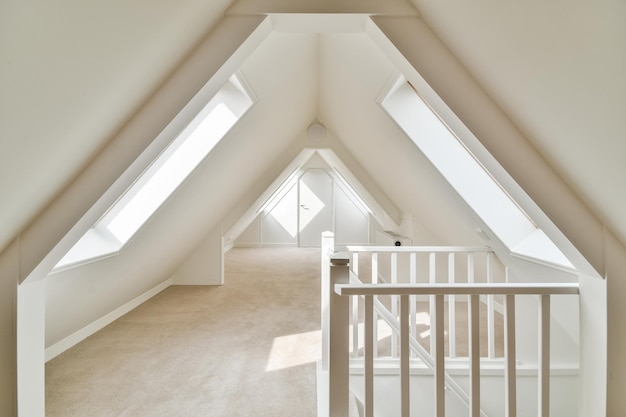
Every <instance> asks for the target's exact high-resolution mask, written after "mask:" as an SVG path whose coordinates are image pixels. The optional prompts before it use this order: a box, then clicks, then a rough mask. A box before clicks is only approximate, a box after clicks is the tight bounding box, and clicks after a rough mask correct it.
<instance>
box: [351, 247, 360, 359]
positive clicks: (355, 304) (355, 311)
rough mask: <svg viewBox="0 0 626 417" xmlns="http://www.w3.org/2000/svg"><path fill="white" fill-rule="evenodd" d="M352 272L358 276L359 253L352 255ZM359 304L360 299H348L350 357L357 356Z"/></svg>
mask: <svg viewBox="0 0 626 417" xmlns="http://www.w3.org/2000/svg"><path fill="white" fill-rule="evenodd" d="M351 269H352V272H353V273H354V274H355V275H356V276H357V277H358V276H359V253H358V252H353V253H352V263H351ZM359 302H360V297H350V308H351V310H352V357H353V358H356V357H358V356H359Z"/></svg>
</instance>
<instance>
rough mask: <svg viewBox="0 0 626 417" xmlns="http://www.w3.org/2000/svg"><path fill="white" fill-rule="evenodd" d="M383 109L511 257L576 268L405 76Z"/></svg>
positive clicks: (401, 78) (386, 98)
mask: <svg viewBox="0 0 626 417" xmlns="http://www.w3.org/2000/svg"><path fill="white" fill-rule="evenodd" d="M381 105H382V106H383V108H384V109H385V110H386V111H387V112H388V113H389V115H390V116H391V117H392V118H393V119H394V120H395V121H396V123H397V124H398V125H399V126H400V128H402V130H404V132H405V133H406V134H407V136H408V137H409V138H411V140H412V141H413V142H414V143H415V144H416V145H417V147H418V148H419V149H420V150H421V151H422V152H423V153H424V155H425V156H426V157H427V158H428V159H429V160H430V161H431V162H432V164H433V165H434V166H435V167H436V168H437V169H438V170H439V172H440V173H441V175H442V176H443V177H444V178H445V179H446V180H447V181H448V183H449V184H450V185H451V186H452V187H453V188H454V189H455V191H456V192H457V193H458V194H459V195H460V196H461V197H462V198H463V199H464V200H465V201H466V202H467V204H468V205H469V206H470V207H471V208H472V209H473V210H474V212H475V213H476V214H477V215H478V216H479V217H480V218H481V219H482V220H483V222H484V223H485V224H486V225H487V226H488V227H489V228H490V229H491V231H492V232H493V233H494V234H495V235H496V236H497V237H498V238H499V239H500V240H501V241H502V242H503V243H504V244H505V245H506V246H507V247H508V248H509V250H511V252H513V253H515V254H518V255H522V256H524V257H527V258H530V259H533V260H539V261H543V262H548V263H550V264H556V265H559V266H566V267H570V268H571V267H572V265H571V263H570V262H569V261H568V260H567V258H566V257H565V256H564V255H563V254H562V253H561V251H560V250H559V249H558V248H557V247H556V246H555V245H554V243H553V242H552V241H551V240H550V239H549V238H548V237H547V236H546V235H545V233H544V232H543V231H542V230H541V229H539V228H537V226H536V225H535V224H534V223H533V222H532V221H531V219H530V218H529V217H528V216H527V215H526V214H525V213H524V212H523V211H522V210H521V208H520V207H519V206H518V205H517V204H516V203H515V202H514V201H513V200H512V198H511V197H510V196H509V195H508V194H507V193H506V192H505V191H504V190H503V189H502V188H501V186H500V185H499V184H498V183H497V182H496V181H495V179H494V178H493V177H492V176H491V175H490V174H489V173H488V172H487V171H486V170H485V168H484V167H483V166H482V165H481V164H480V163H479V162H478V161H477V160H476V158H475V157H474V156H473V155H472V153H471V152H470V151H469V150H468V149H467V148H466V147H465V146H464V145H463V143H462V142H461V141H460V140H459V139H458V138H457V137H456V136H455V135H454V133H453V132H451V131H450V129H449V128H448V126H447V125H446V124H445V123H444V122H443V121H442V120H441V119H440V118H439V117H438V116H437V115H436V114H435V113H434V112H433V110H432V109H431V108H430V107H429V106H428V105H427V104H426V103H425V102H424V100H422V98H421V97H420V96H419V94H418V93H417V92H416V91H415V89H414V88H413V87H412V86H411V85H410V84H409V83H408V82H407V81H406V80H405V79H404V78H403V77H400V79H399V80H398V81H397V82H396V83H395V85H394V86H393V88H392V89H391V90H390V92H389V94H388V95H387V96H386V97H385V98H384V99H383V101H382V102H381Z"/></svg>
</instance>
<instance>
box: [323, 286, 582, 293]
mask: <svg viewBox="0 0 626 417" xmlns="http://www.w3.org/2000/svg"><path fill="white" fill-rule="evenodd" d="M335 292H336V293H337V294H338V295H489V294H493V295H511V294H515V295H559V294H578V293H579V288H578V283H559V284H541V283H537V284H535V283H525V284H500V283H494V284H462V283H461V284H335Z"/></svg>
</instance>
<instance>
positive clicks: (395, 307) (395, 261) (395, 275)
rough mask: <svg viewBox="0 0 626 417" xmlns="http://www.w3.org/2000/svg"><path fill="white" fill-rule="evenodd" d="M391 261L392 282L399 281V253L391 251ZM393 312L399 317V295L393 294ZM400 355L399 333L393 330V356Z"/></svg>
mask: <svg viewBox="0 0 626 417" xmlns="http://www.w3.org/2000/svg"><path fill="white" fill-rule="evenodd" d="M390 258H391V259H390V262H391V283H392V284H397V283H398V254H397V253H396V252H392V253H391V257H390ZM391 314H393V316H394V317H396V318H397V317H398V296H397V295H392V296H391ZM397 356H398V334H397V333H396V332H393V331H392V332H391V357H392V358H395V357H397Z"/></svg>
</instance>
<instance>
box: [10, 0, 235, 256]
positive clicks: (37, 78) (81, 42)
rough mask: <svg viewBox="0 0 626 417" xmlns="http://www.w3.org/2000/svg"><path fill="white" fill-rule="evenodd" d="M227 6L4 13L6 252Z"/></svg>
mask: <svg viewBox="0 0 626 417" xmlns="http://www.w3.org/2000/svg"><path fill="white" fill-rule="evenodd" d="M230 3H231V1H230V0H211V1H197V0H184V1H180V2H179V1H163V2H156V3H155V2H152V1H147V0H140V1H133V2H113V3H112V2H99V3H85V2H80V1H69V2H62V3H58V2H52V3H51V2H47V1H39V0H35V1H26V2H24V1H20V0H8V1H3V2H1V3H0V55H1V56H2V61H1V62H0V118H1V119H0V146H1V149H2V151H1V152H0V196H2V197H1V198H2V203H1V204H0V219H1V220H0V248H3V247H4V246H5V245H6V244H7V242H8V240H10V239H11V238H12V237H14V236H15V234H16V233H17V232H19V231H20V230H21V229H23V228H24V227H25V226H26V224H27V223H28V222H29V221H30V220H31V219H32V218H33V216H34V215H36V214H37V213H38V212H39V211H41V210H42V209H43V208H44V207H45V206H46V204H47V203H49V202H50V200H51V199H52V198H54V196H55V195H56V194H57V193H59V191H60V190H61V189H62V188H63V187H64V186H66V185H67V184H68V182H69V181H71V179H72V178H73V177H74V176H75V175H77V174H78V172H79V171H80V170H81V169H82V168H83V167H84V165H85V164H86V163H87V162H88V161H89V160H90V159H91V158H92V157H93V156H94V154H95V152H96V151H98V150H99V149H100V148H101V147H102V146H104V144H105V143H106V142H107V141H108V140H109V139H110V138H111V136H112V135H113V134H114V133H115V132H116V131H117V130H118V129H119V128H120V127H121V126H122V125H123V124H124V123H125V121H127V120H128V119H129V118H130V117H131V116H132V115H133V113H134V112H135V111H136V110H137V108H138V107H140V106H141V104H142V103H143V102H144V101H145V100H146V99H147V98H148V97H149V96H150V95H151V94H152V92H153V91H154V90H155V88H156V87H158V86H159V84H161V83H162V82H163V80H164V79H165V78H166V77H167V76H168V74H169V73H171V72H172V71H173V70H174V69H175V68H176V67H177V66H178V65H179V63H180V61H181V60H182V59H183V58H184V57H185V56H186V55H187V54H189V52H190V51H191V50H192V49H193V47H194V46H195V45H196V44H197V43H198V42H199V40H200V39H201V38H202V37H203V36H204V35H205V34H206V33H207V32H208V31H209V30H210V29H211V28H212V27H213V26H214V25H215V24H216V23H217V22H218V21H219V20H220V19H221V18H222V16H223V13H224V11H225V10H226V8H227V7H228V6H229V5H230Z"/></svg>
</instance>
